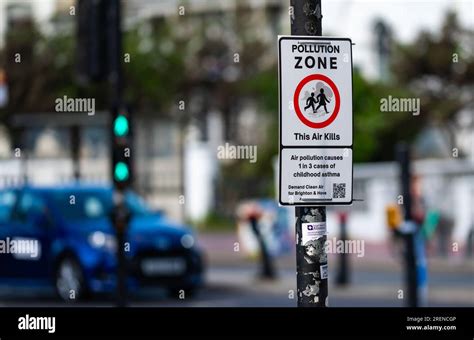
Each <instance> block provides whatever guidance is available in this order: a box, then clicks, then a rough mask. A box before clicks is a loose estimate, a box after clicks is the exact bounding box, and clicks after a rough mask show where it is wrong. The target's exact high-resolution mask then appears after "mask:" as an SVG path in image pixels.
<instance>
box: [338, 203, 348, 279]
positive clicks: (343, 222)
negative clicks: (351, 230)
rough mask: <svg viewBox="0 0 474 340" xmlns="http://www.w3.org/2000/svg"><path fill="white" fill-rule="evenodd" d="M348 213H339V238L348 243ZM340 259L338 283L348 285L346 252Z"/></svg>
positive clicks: (339, 256) (340, 255)
mask: <svg viewBox="0 0 474 340" xmlns="http://www.w3.org/2000/svg"><path fill="white" fill-rule="evenodd" d="M347 215H348V213H347V212H345V211H344V212H339V224H340V235H339V238H340V240H341V241H342V242H344V244H345V242H346V241H347V238H348V236H347ZM338 258H339V271H338V273H337V277H336V282H337V284H338V285H346V284H348V283H349V257H348V254H347V253H346V252H342V253H341V254H339V255H338Z"/></svg>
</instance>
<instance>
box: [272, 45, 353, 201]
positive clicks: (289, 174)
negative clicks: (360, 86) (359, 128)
mask: <svg viewBox="0 0 474 340" xmlns="http://www.w3.org/2000/svg"><path fill="white" fill-rule="evenodd" d="M278 52H279V53H278V55H279V59H278V62H279V64H278V65H279V100H280V102H279V111H280V112H279V114H280V117H279V118H280V183H279V184H280V199H279V201H280V204H283V205H336V204H341V205H348V204H351V203H352V144H353V115H352V42H351V40H350V39H348V38H328V37H308V36H280V37H279V39H278Z"/></svg>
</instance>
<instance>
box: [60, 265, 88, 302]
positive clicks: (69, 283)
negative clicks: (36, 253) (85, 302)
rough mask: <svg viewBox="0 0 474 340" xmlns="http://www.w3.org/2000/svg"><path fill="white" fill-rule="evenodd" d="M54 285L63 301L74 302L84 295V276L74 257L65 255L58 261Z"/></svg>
mask: <svg viewBox="0 0 474 340" xmlns="http://www.w3.org/2000/svg"><path fill="white" fill-rule="evenodd" d="M55 285H56V292H57V294H58V295H59V297H60V298H61V299H62V300H64V301H67V302H75V301H78V300H81V299H82V298H83V297H84V296H85V294H86V287H85V285H84V276H83V274H82V269H81V266H80V265H79V263H78V262H77V261H76V260H75V259H73V258H70V257H67V258H64V259H63V260H61V262H59V265H58V267H57V269H56V282H55Z"/></svg>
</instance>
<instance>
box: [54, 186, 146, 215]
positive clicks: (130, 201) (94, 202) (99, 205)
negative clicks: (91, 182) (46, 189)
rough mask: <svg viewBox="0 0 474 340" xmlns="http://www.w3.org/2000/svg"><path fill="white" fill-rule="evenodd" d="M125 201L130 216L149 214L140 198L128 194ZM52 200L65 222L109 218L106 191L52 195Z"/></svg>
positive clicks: (109, 203) (109, 204) (110, 196)
mask: <svg viewBox="0 0 474 340" xmlns="http://www.w3.org/2000/svg"><path fill="white" fill-rule="evenodd" d="M125 199H126V202H127V206H128V208H129V209H130V212H131V214H132V216H144V215H149V214H151V210H150V208H149V207H148V206H147V205H146V203H145V201H143V200H142V199H141V198H140V196H138V195H136V194H134V193H132V192H128V193H127V194H126V196H125ZM52 200H53V202H54V205H55V206H56V207H57V208H58V209H59V211H60V213H61V214H62V215H63V217H64V218H65V219H67V220H85V219H101V218H109V217H110V212H111V208H112V194H111V192H110V191H106V190H97V191H92V190H91V191H82V190H81V191H79V192H60V193H53V194H52Z"/></svg>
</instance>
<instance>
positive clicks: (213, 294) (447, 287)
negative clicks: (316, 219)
mask: <svg viewBox="0 0 474 340" xmlns="http://www.w3.org/2000/svg"><path fill="white" fill-rule="evenodd" d="M255 274H256V268H255V265H254V264H252V263H247V264H239V265H237V266H236V265H233V266H229V265H228V266H223V265H219V266H212V267H210V268H209V270H208V273H207V280H206V281H207V284H206V286H205V287H204V288H203V289H202V290H201V291H200V292H199V293H198V294H197V295H196V296H194V297H186V296H185V298H184V299H179V298H173V297H169V296H167V295H166V294H165V292H164V291H162V290H160V289H156V288H155V289H146V290H142V291H140V292H138V293H135V294H133V295H132V296H131V299H130V303H129V305H130V306H132V307H133V306H146V307H152V306H157V307H177V306H182V307H294V306H296V297H295V294H294V293H293V289H295V270H294V268H288V267H285V268H279V276H278V279H277V280H275V281H264V280H260V279H258V278H257V277H256V275H255ZM333 277H334V275H333ZM400 289H403V281H402V277H401V273H400V272H396V271H392V270H387V269H384V268H379V267H376V268H365V267H364V268H354V271H353V273H352V278H351V284H350V285H348V286H347V287H343V288H339V287H337V286H335V284H334V282H333V280H331V279H330V283H329V301H330V306H333V307H357V306H360V307H390V306H394V307H401V306H403V305H404V300H403V299H399V298H398V297H399V293H400V292H399V290H400ZM64 305H67V306H74V305H81V306H114V301H113V299H112V297H110V296H101V297H95V298H94V299H92V300H91V301H89V302H87V303H80V304H63V303H61V302H59V301H57V300H56V299H55V297H54V294H53V292H52V289H44V288H42V289H34V290H33V289H24V288H18V287H14V288H13V287H5V286H0V306H1V307H7V306H12V307H13V306H64ZM429 306H445V307H449V306H465V307H468V306H471V307H472V306H474V276H473V274H472V272H469V271H468V272H459V273H443V272H433V273H430V290H429Z"/></svg>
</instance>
